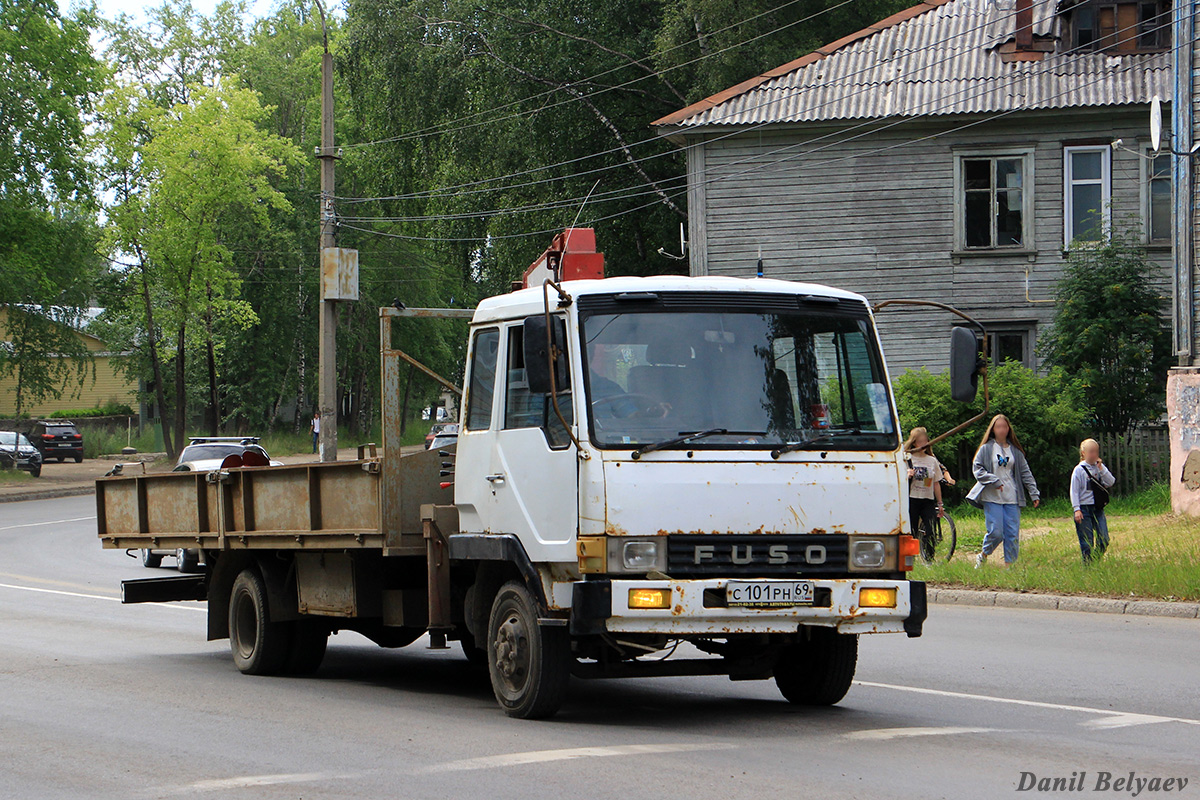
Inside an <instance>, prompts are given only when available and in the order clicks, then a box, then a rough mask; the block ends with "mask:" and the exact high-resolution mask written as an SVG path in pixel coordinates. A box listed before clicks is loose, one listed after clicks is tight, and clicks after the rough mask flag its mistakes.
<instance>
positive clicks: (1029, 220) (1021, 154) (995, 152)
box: [954, 145, 1037, 255]
mask: <svg viewBox="0 0 1200 800" xmlns="http://www.w3.org/2000/svg"><path fill="white" fill-rule="evenodd" d="M1034 150H1035V148H1034V147H1033V145H1023V146H1016V147H1011V146H1010V147H971V148H961V149H960V148H955V149H954V255H973V254H976V253H988V254H991V253H995V254H1004V253H1014V254H1016V253H1020V254H1026V253H1031V252H1034V251H1035V250H1036V249H1037V248H1036V247H1035V245H1034V242H1033V232H1034V231H1033V218H1034V194H1035V192H1034V190H1033V187H1034V163H1033V162H1034ZM985 158H986V159H990V160H991V161H992V162H995V161H998V160H1019V161H1020V162H1021V244H1019V245H1004V246H997V245H996V244H995V241H996V239H995V235H994V234H995V225H996V220H995V214H994V213H993V214H991V215H990V217H991V224H992V233H993V237H992V244H991V245H990V246H988V247H967V225H966V213H967V188H966V177H965V175H964V166H963V162H964V161H974V160H980V159H985ZM992 174H993V176H994V175H995V166H994V163H993V166H992ZM991 191H992V193H993V194H992V202H993V204H994V203H995V191H996V187H994V186H993V187H992V189H991ZM993 209H994V205H993Z"/></svg>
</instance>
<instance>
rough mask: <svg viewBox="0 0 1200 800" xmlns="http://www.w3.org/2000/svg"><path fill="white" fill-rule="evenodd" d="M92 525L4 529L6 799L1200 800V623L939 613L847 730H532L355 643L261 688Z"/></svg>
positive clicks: (64, 516)
mask: <svg viewBox="0 0 1200 800" xmlns="http://www.w3.org/2000/svg"><path fill="white" fill-rule="evenodd" d="M93 502H94V501H93V500H92V498H90V497H78V498H68V499H62V500H45V501H37V502H29V503H8V504H4V505H0V798H6V799H7V798H21V799H22V800H24V799H25V798H38V799H39V800H40V799H41V798H110V797H111V798H157V797H163V798H172V797H197V798H342V797H346V798H350V797H353V798H459V797H471V798H474V799H475V800H484V798H486V799H487V800H492V798H520V800H530V799H531V798H534V799H536V800H541V798H552V797H556V796H563V797H578V798H609V797H612V798H618V797H619V798H622V800H628V799H629V798H638V799H640V798H664V800H665V799H666V798H691V797H696V798H753V799H754V800H785V798H786V799H787V800H791V799H792V798H804V799H805V800H819V799H820V798H871V799H872V800H885V799H888V798H938V797H944V798H1012V797H1017V798H1024V797H1062V796H1072V797H1131V796H1135V792H1137V791H1138V785H1137V784H1136V783H1135V785H1134V787H1133V790H1132V791H1131V790H1128V789H1124V788H1122V789H1120V790H1116V789H1115V785H1116V781H1117V780H1118V779H1121V780H1124V779H1126V778H1127V777H1128V776H1129V774H1130V773H1131V772H1132V773H1134V775H1135V778H1137V779H1153V778H1158V779H1165V778H1186V779H1187V780H1188V783H1187V785H1186V786H1185V787H1184V788H1183V789H1182V791H1178V790H1177V788H1176V787H1177V784H1175V785H1174V786H1173V789H1175V790H1173V791H1171V792H1164V791H1161V790H1160V791H1157V792H1155V791H1152V785H1150V784H1144V785H1142V789H1141V791H1140V792H1139V793H1137V794H1136V796H1138V797H1162V796H1164V795H1166V796H1172V797H1174V796H1178V797H1185V798H1186V797H1193V798H1200V623H1198V622H1197V621H1195V620H1190V621H1189V620H1176V619H1158V618H1129V617H1124V616H1108V615H1102V614H1074V613H1070V612H1062V611H1026V610H1017V609H1002V608H960V607H940V606H934V607H933V608H932V609H931V613H930V619H929V621H928V623H927V625H926V635H925V636H924V637H923V638H921V639H915V640H909V639H905V638H903V637H898V636H864V637H863V638H862V643H861V651H860V658H859V670H858V679H859V681H860V682H859V683H858V684H857V685H856V686H855V687H854V688H853V689H852V690H851V692H850V694H849V695H848V696H847V698H846V699H845V700H844V701H843V702H842V703H841V705H839V706H837V707H835V708H829V709H815V710H814V709H797V708H792V707H790V706H789V705H787V704H786V703H784V702H783V701H782V700H781V698H780V697H779V695H778V693H777V691H776V690H775V687H774V684H772V683H767V682H751V683H732V682H730V681H728V680H725V679H723V678H680V679H673V678H670V679H657V680H626V681H595V682H576V683H575V684H573V687H572V696H571V698H570V699H569V701H568V703H567V705H566V707H565V708H564V709H563V711H562V712H561V713H560V714H559V716H558V717H556V718H555V719H554V720H552V721H548V722H522V721H517V720H510V719H508V718H507V717H505V716H504V715H503V714H502V713H501V712H500V711H499V709H498V708H497V707H496V705H495V702H494V701H493V699H492V697H491V693H490V690H489V688H488V686H487V684H486V681H481V680H480V678H479V677H478V676H477V675H476V673H474V672H473V671H472V670H471V669H469V668H468V666H467V665H466V663H465V661H464V660H463V659H462V657H461V655H460V654H459V651H458V650H457V649H454V650H449V651H431V650H427V649H425V648H424V643H417V644H415V645H412V646H411V647H409V648H405V649H403V650H398V651H385V650H381V649H379V648H377V647H375V646H374V645H372V644H370V643H369V642H367V641H366V640H365V639H361V638H359V637H357V636H356V635H353V634H340V635H339V636H337V637H335V638H334V639H333V640H331V646H330V651H329V655H328V657H327V658H326V661H325V664H324V666H323V667H322V668H321V670H320V672H319V673H318V674H317V675H316V676H315V677H313V678H305V679H294V678H250V677H245V676H242V675H239V674H238V672H237V671H236V669H235V668H234V666H233V664H232V663H231V661H230V659H229V654H228V647H227V642H205V641H204V612H203V606H202V605H201V604H176V605H162V606H154V605H140V606H122V605H120V603H119V602H117V596H118V590H119V581H120V580H121V579H122V578H136V577H144V576H145V575H146V570H144V569H143V568H142V567H141V565H140V563H139V562H136V561H134V560H133V559H131V558H128V557H126V555H125V554H124V553H122V552H119V551H105V550H102V549H101V548H100V545H99V543H98V541H97V540H96V538H95V531H94V524H95V523H94V520H93V518H92V517H93V515H94V513H95V510H94V505H93ZM168 562H169V560H168ZM1081 771H1082V772H1085V773H1086V775H1085V776H1084V778H1083V781H1082V783H1083V791H1082V792H1070V793H1063V792H1058V793H1049V792H1039V791H1038V790H1037V788H1036V787H1035V788H1034V789H1031V790H1029V791H1019V789H1020V787H1021V781H1022V773H1023V772H1025V773H1033V775H1035V776H1036V777H1037V779H1039V780H1040V779H1043V778H1055V777H1059V778H1065V779H1071V778H1072V777H1073V773H1079V772H1081ZM1101 773H1109V774H1111V776H1112V777H1111V780H1110V784H1109V786H1108V787H1107V789H1104V788H1101V789H1097V783H1098V782H1099V784H1100V786H1101V787H1103V775H1102V774H1101ZM1074 777H1076V778H1078V776H1074ZM1025 781H1027V782H1028V781H1029V778H1025ZM1159 788H1160V789H1161V786H1160V787H1159Z"/></svg>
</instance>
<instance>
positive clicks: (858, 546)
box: [849, 536, 896, 572]
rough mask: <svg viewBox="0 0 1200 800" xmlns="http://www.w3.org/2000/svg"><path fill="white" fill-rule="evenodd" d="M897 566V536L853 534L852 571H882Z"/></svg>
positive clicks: (851, 544)
mask: <svg viewBox="0 0 1200 800" xmlns="http://www.w3.org/2000/svg"><path fill="white" fill-rule="evenodd" d="M895 568H896V540H895V537H892V536H886V537H874V536H851V537H850V564H849V569H850V571H851V572H882V571H887V570H894V569H895Z"/></svg>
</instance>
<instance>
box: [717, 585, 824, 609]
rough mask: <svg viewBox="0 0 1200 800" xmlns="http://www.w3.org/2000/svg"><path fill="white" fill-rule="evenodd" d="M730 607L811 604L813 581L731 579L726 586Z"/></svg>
mask: <svg viewBox="0 0 1200 800" xmlns="http://www.w3.org/2000/svg"><path fill="white" fill-rule="evenodd" d="M725 603H726V604H727V605H729V606H730V607H763V608H780V607H785V606H811V605H812V603H813V584H812V581H730V582H729V583H728V584H726V586H725Z"/></svg>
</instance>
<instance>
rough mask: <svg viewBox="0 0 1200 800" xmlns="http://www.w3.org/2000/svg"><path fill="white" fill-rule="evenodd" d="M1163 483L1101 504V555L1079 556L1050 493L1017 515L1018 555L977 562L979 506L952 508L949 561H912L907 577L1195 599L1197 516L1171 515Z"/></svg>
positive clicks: (1060, 504)
mask: <svg viewBox="0 0 1200 800" xmlns="http://www.w3.org/2000/svg"><path fill="white" fill-rule="evenodd" d="M1169 509H1170V489H1169V487H1167V486H1166V485H1165V484H1163V485H1159V486H1154V487H1152V488H1150V489H1148V490H1146V491H1143V492H1140V493H1138V494H1136V495H1132V496H1130V497H1120V498H1114V499H1113V501H1112V502H1111V503H1110V504H1109V506H1108V508H1107V509H1106V513H1107V516H1108V528H1109V535H1110V538H1111V543H1110V545H1109V549H1108V552H1107V553H1106V554H1105V556H1104V558H1103V559H1102V560H1101V561H1099V562H1097V563H1095V564H1091V565H1088V566H1085V565H1084V564H1083V563H1082V558H1081V556H1080V552H1079V539H1078V537H1077V536H1076V535H1075V522H1074V519H1073V517H1072V510H1071V506H1070V504H1069V503H1068V502H1067V501H1066V500H1052V501H1050V502H1049V503H1047V504H1046V505H1045V506H1042V507H1041V508H1037V509H1033V508H1028V509H1025V511H1024V513H1022V515H1021V556H1020V559H1019V560H1018V561H1017V563H1016V564H1015V565H1014V566H1013V567H1010V568H1008V569H1004V568H1002V567H1000V566H997V564H1002V563H1003V557H1002V556H1001V555H1000V553H999V551H997V552H996V553H995V554H993V555H992V557H991V559H990V560H989V563H988V564H987V565H986V566H985V567H984V568H982V569H978V570H977V569H975V555H976V554H977V553H978V552H979V551H980V548H981V547H982V546H983V535H984V523H983V512H982V511H979V510H978V509H975V508H972V507H970V506H963V507H960V508H955V509H951V514H952V515H953V516H954V520H955V523H956V525H957V528H958V548H957V550H956V551H955V554H954V558H953V559H951V560H950V561H949V562H939V563H937V564H932V565H923V564H918V566H917V567H916V569H914V570H913V577H914V578H916V579H918V580H925V581H929V582H930V583H935V584H940V585H945V586H961V587H968V588H973V589H1006V590H1016V591H1032V592H1053V593H1057V594H1083V595H1094V596H1102V597H1120V598H1128V597H1136V598H1150V599H1156V600H1168V601H1169V600H1180V601H1190V602H1197V601H1200V519H1195V518H1191V517H1177V516H1174V515H1173V514H1170V513H1167V512H1168V510H1169Z"/></svg>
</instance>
